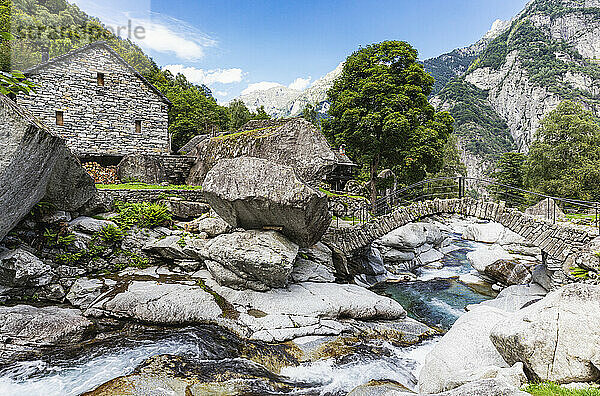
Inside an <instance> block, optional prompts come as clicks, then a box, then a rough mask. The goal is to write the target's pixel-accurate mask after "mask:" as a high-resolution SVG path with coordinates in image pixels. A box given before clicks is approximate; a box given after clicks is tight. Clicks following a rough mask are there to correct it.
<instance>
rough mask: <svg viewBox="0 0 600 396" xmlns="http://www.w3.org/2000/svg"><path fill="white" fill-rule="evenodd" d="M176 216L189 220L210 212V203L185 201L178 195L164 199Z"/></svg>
mask: <svg viewBox="0 0 600 396" xmlns="http://www.w3.org/2000/svg"><path fill="white" fill-rule="evenodd" d="M163 202H164V203H165V206H166V207H167V209H168V210H169V212H171V214H172V215H173V217H174V218H177V219H183V220H189V219H195V218H198V217H200V216H202V215H204V214H206V213H208V212H210V205H208V204H206V203H204V202H196V201H185V200H183V199H182V198H178V197H169V198H168V199H167V200H165V201H163Z"/></svg>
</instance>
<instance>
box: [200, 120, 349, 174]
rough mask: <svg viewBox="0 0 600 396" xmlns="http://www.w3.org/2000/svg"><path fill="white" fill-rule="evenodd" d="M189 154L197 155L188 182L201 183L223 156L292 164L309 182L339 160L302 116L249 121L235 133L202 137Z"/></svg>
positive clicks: (286, 164)
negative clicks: (203, 138) (210, 137)
mask: <svg viewBox="0 0 600 396" xmlns="http://www.w3.org/2000/svg"><path fill="white" fill-rule="evenodd" d="M188 155H190V156H193V157H195V158H196V164H195V165H194V167H193V168H192V171H191V172H190V176H189V178H188V184H195V185H201V186H204V185H205V177H206V175H207V173H208V172H209V171H210V170H211V169H212V168H213V167H214V166H215V165H216V164H217V163H218V162H219V161H220V160H222V159H228V158H237V157H243V156H247V157H255V158H261V159H264V160H268V161H271V162H274V163H277V164H280V165H283V166H288V167H291V168H293V169H294V170H295V171H296V172H297V174H298V176H299V177H300V178H301V179H302V180H304V181H305V182H307V183H310V184H318V183H320V182H321V180H322V179H323V176H325V175H326V174H327V173H329V172H331V171H332V170H333V169H334V167H335V165H336V164H337V162H338V159H337V156H336V154H335V153H334V152H333V151H332V150H331V147H330V146H329V144H328V143H327V139H325V136H323V134H322V133H321V132H320V131H319V130H318V129H317V128H315V126H314V125H312V124H311V123H309V122H307V121H306V120H304V119H301V118H295V119H288V120H254V121H250V122H248V123H247V124H246V125H244V126H243V127H242V128H241V129H240V131H238V132H237V133H235V134H231V135H226V136H220V137H216V138H212V139H206V140H203V141H202V142H200V143H199V144H198V145H197V146H196V148H194V150H192V151H191V152H190V153H189V154H188Z"/></svg>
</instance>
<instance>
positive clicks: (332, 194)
mask: <svg viewBox="0 0 600 396" xmlns="http://www.w3.org/2000/svg"><path fill="white" fill-rule="evenodd" d="M319 191H321V192H322V193H324V194H325V195H327V196H328V197H347V198H351V199H360V200H361V201H366V200H367V198H365V197H361V196H360V195H350V194H337V193H334V192H331V191H327V190H325V189H324V188H322V187H319Z"/></svg>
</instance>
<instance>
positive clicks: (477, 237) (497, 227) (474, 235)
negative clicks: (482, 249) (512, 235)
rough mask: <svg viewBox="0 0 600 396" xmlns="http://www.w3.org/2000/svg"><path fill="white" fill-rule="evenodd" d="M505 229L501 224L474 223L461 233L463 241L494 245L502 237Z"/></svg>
mask: <svg viewBox="0 0 600 396" xmlns="http://www.w3.org/2000/svg"><path fill="white" fill-rule="evenodd" d="M504 232H505V228H504V226H503V225H502V224H498V223H494V222H490V223H475V224H469V225H468V226H467V227H466V228H465V230H464V231H463V234H462V237H463V238H464V239H467V240H470V241H476V242H485V243H496V242H498V240H500V239H501V238H502V236H503V235H504Z"/></svg>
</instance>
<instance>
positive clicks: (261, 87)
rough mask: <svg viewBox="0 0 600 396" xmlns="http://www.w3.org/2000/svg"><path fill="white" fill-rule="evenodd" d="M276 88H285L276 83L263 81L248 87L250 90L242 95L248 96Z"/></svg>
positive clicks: (244, 91) (245, 90)
mask: <svg viewBox="0 0 600 396" xmlns="http://www.w3.org/2000/svg"><path fill="white" fill-rule="evenodd" d="M275 87H283V85H281V84H279V83H276V82H270V81H261V82H258V83H254V84H250V85H248V88H246V89H244V90H243V91H242V95H247V94H249V93H251V92H256V91H266V90H268V89H271V88H275Z"/></svg>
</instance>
